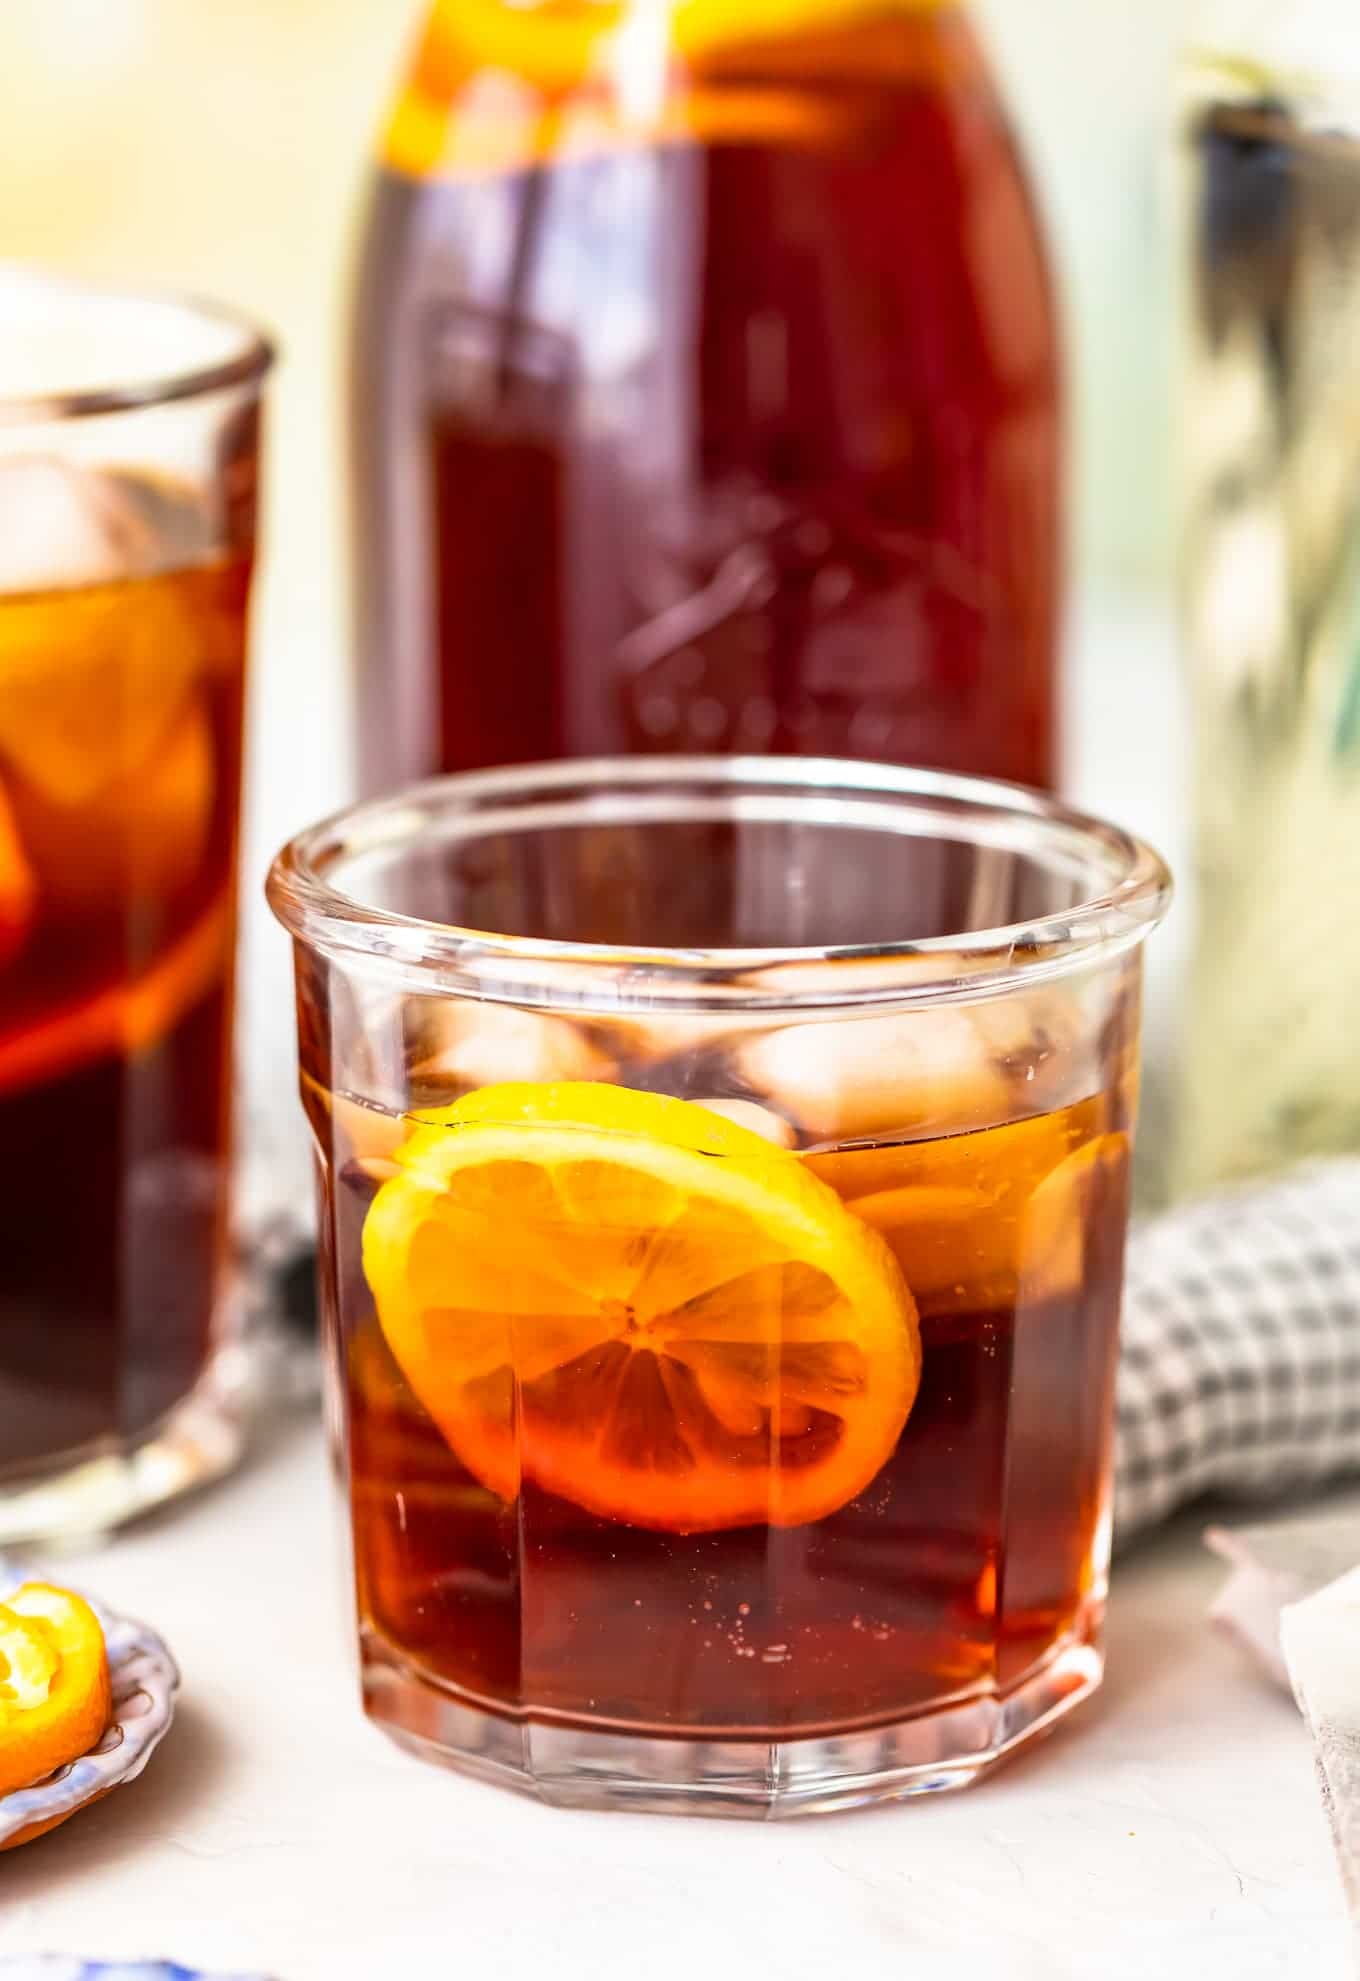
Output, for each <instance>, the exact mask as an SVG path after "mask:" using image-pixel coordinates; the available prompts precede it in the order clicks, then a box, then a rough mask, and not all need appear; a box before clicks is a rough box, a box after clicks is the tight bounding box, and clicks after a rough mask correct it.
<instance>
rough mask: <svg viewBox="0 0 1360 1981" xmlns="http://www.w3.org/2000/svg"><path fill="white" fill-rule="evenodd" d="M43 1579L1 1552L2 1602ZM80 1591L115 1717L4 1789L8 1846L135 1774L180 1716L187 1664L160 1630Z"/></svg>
mask: <svg viewBox="0 0 1360 1981" xmlns="http://www.w3.org/2000/svg"><path fill="white" fill-rule="evenodd" d="M36 1579H38V1571H37V1570H36V1569H34V1568H29V1569H27V1570H26V1571H25V1572H24V1573H22V1574H21V1573H20V1572H19V1570H18V1568H17V1566H16V1565H15V1563H13V1562H12V1561H6V1560H5V1559H4V1557H3V1556H0V1602H3V1601H4V1599H5V1596H6V1595H7V1594H8V1593H9V1592H10V1591H11V1590H14V1589H17V1588H18V1586H19V1584H20V1583H21V1582H26V1581H32V1580H36ZM55 1579H56V1580H58V1581H59V1580H60V1577H57V1578H55ZM80 1593H81V1594H82V1595H84V1596H85V1600H86V1602H88V1603H89V1605H90V1607H91V1608H92V1609H93V1610H94V1612H95V1614H96V1616H98V1618H99V1621H100V1623H101V1624H102V1625H103V1629H104V1643H105V1647H106V1649H107V1651H108V1659H109V1681H110V1684H111V1686H112V1690H113V1718H112V1720H111V1721H110V1723H109V1725H108V1726H107V1727H106V1728H105V1729H104V1732H103V1734H102V1735H101V1737H100V1739H99V1740H98V1741H97V1742H96V1743H95V1745H94V1746H93V1747H92V1748H91V1749H90V1751H89V1753H88V1754H82V1755H81V1757H80V1759H79V1760H77V1761H68V1762H67V1763H66V1765H65V1767H62V1768H58V1769H57V1770H56V1771H55V1773H53V1774H50V1775H48V1777H47V1778H46V1780H45V1781H40V1782H36V1783H35V1784H34V1785H33V1787H32V1788H16V1789H12V1790H11V1791H10V1793H9V1794H8V1795H0V1850H12V1849H13V1848H14V1846H15V1845H16V1844H21V1843H31V1842H32V1840H33V1839H34V1838H35V1837H40V1836H42V1835H44V1833H45V1832H46V1831H48V1830H54V1829H55V1828H56V1827H57V1825H58V1823H64V1822H65V1821H66V1819H67V1817H68V1816H74V1815H75V1813H76V1811H77V1810H78V1809H84V1808H86V1807H87V1806H88V1805H89V1804H90V1803H91V1802H97V1801H98V1800H99V1798H100V1797H101V1796H104V1795H107V1794H108V1793H109V1791H110V1789H114V1788H117V1787H119V1785H120V1784H121V1783H123V1782H130V1781H133V1780H135V1778H136V1777H137V1776H138V1775H139V1774H140V1773H141V1772H142V1769H143V1768H144V1767H145V1766H146V1764H147V1762H148V1761H149V1760H150V1758H151V1755H152V1752H153V1751H154V1749H155V1748H156V1746H157V1745H158V1744H159V1742H160V1741H161V1739H162V1738H163V1737H164V1734H165V1732H166V1729H167V1728H168V1727H169V1725H170V1722H171V1720H172V1719H173V1718H174V1713H175V1694H176V1692H177V1691H178V1690H179V1670H178V1668H177V1666H176V1664H175V1661H174V1659H173V1658H172V1657H171V1655H170V1653H169V1651H167V1649H166V1648H165V1645H164V1644H163V1643H162V1642H161V1640H160V1638H159V1637H158V1636H157V1635H156V1633H155V1631H154V1630H148V1629H147V1627H146V1625H145V1624H144V1623H134V1622H132V1620H131V1619H130V1618H128V1617H125V1616H116V1615H115V1614H114V1613H113V1611H112V1610H108V1609H105V1607H104V1605H103V1604H102V1603H99V1602H96V1601H95V1599H94V1597H93V1596H91V1595H89V1594H88V1593H87V1592H86V1591H84V1590H81V1591H80ZM84 1971H85V1970H83V1969H82V1968H81V1967H80V1966H79V1964H77V1965H76V1966H75V1968H74V1972H76V1973H77V1974H79V1973H82V1972H84ZM89 1971H91V1972H97V1971H98V1970H97V1969H92V1970H89ZM111 1971H113V1972H116V1971H117V1970H111Z"/></svg>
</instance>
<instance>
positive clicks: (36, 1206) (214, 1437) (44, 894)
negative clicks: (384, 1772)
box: [0, 271, 267, 1540]
mask: <svg viewBox="0 0 1360 1981" xmlns="http://www.w3.org/2000/svg"><path fill="white" fill-rule="evenodd" d="M266 362H267V352H266V351H265V349H264V347H263V345H262V344H261V343H260V342H259V340H258V339H256V338H255V337H254V336H253V334H252V333H250V332H248V331H246V330H244V329H243V328H242V326H240V325H238V324H236V323H235V322H234V321H232V320H230V319H227V318H225V317H221V318H219V317H216V316H214V315H213V314H212V313H210V312H206V311H200V310H199V309H198V308H197V307H196V306H194V307H190V306H187V305H183V304H180V303H178V302H175V301H172V300H165V299H147V298H140V297H134V296H124V295H120V294H118V293H116V292H105V291H102V290H85V289H83V288H79V287H75V286H73V285H66V284H63V283H60V282H58V281H56V280H55V279H49V278H46V277H41V276H33V275H28V274H15V275H10V274H7V273H4V272H3V271H0V1203H2V1204H3V1212H2V1213H0V1224H2V1227H3V1240H4V1260H5V1265H4V1272H3V1275H2V1276H0V1540H4V1539H8V1538H30V1537H33V1536H37V1535H41V1534H44V1533H53V1532H58V1531H61V1530H64V1529H65V1530H69V1529H73V1528H90V1527H98V1526H101V1525H104V1524H107V1523H108V1522H110V1521H112V1520H116V1519H118V1518H120V1517H122V1516H123V1515H125V1514H127V1513H130V1512H132V1511H134V1510H136V1509H137V1508H139V1507H142V1506H145V1505H148V1504H150V1503H153V1502H154V1501H156V1500H158V1499H160V1498H162V1497H164V1496H165V1495H166V1494H167V1493H168V1492H170V1491H173V1490H175V1489H176V1488H178V1487H180V1486H183V1485H186V1484H189V1483H191V1482H192V1481H193V1480H194V1479H196V1478H201V1477H204V1476H207V1475H208V1474H209V1473H211V1472H212V1471H214V1470H220V1469H221V1466H222V1465H223V1464H224V1463H226V1462H227V1460H228V1458H229V1456H230V1455H232V1454H233V1453H234V1450H235V1446H236V1437H235V1431H234V1428H233V1427H232V1426H231V1425H230V1424H229V1422H228V1419H227V1414H226V1413H225V1412H221V1413H219V1412H218V1410H217V1409H216V1406H215V1404H213V1403H211V1402H209V1401H208V1400H206V1399H205V1398H202V1397H201V1396H200V1407H198V1408H197V1409H196V1410H195V1411H194V1413H192V1415H189V1416H186V1415H185V1414H184V1413H183V1412H181V1410H180V1406H182V1405H185V1403H186V1399H190V1398H193V1397H195V1396H196V1395H199V1394H200V1390H201V1379H203V1378H204V1377H205V1372H207V1371H208V1369H209V1366H210V1363H211V1361H212V1357H213V1351H214V1348H215V1346H216V1345H217V1344H218V1343H219V1342H220V1341H221V1339H222V1335H223V1326H224V1318H225V1315H226V1311H227V1306H228V1300H227V1292H228V1282H229V1271H228V1265H229V1258H228V1254H229V1232H228V1183H229V1167H230V1153H231V1150H230V1115H231V1062H230V1042H231V1021H232V962H233V953H234V946H235V909H236V851H237V821H238V811H239V798H240V782H241V732H242V700H243V686H244V669H245V651H246V611H247V603H248V596H249V590H250V579H251V566H252V557H253V547H254V486H255V464H256V450H257V428H258V404H257V402H258V392H259V377H260V374H261V373H262V371H263V369H264V366H265V363H266ZM167 365H168V367H169V370H168V371H167V372H166V374H165V375H164V376H163V375H162V374H161V370H160V369H159V368H161V367H166V366H167ZM53 366H59V367H60V368H59V369H56V370H53V369H52V367H53ZM176 366H178V369H176V368H175V367H176ZM21 384H22V385H23V386H25V387H26V396H19V397H10V398H6V397H5V394H6V392H7V391H8V390H10V389H11V388H14V389H16V390H17V388H18V387H19V385H21ZM48 387H51V388H52V389H46V388H48ZM66 387H69V388H70V389H69V390H66V389H64V388H66ZM40 388H42V389H40ZM57 388H63V389H57ZM87 388H88V389H87Z"/></svg>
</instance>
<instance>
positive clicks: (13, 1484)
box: [0, 1342, 252, 1547]
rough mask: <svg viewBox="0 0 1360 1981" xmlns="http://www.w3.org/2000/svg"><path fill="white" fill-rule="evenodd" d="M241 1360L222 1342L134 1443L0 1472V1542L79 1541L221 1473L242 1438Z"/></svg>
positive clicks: (246, 1398) (244, 1363)
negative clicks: (183, 1392) (185, 1390)
mask: <svg viewBox="0 0 1360 1981" xmlns="http://www.w3.org/2000/svg"><path fill="white" fill-rule="evenodd" d="M248 1361H249V1358H248V1355H247V1351H246V1349H245V1348H244V1346H243V1345H242V1344H240V1343H239V1342H233V1343H231V1344H230V1345H228V1346H225V1347H223V1348H221V1349H220V1350H219V1351H218V1352H217V1354H216V1355H215V1356H214V1357H213V1358H212V1359H211V1360H210V1362H209V1363H208V1366H207V1368H206V1369H205V1370H204V1372H203V1374H202V1376H200V1378H199V1380H198V1382H197V1383H196V1384H195V1386H194V1388H193V1389H192V1390H191V1391H190V1392H189V1394H188V1396H186V1397H185V1398H184V1399H183V1401H182V1402H180V1403H178V1404H176V1405H175V1407H174V1409H173V1410H171V1411H170V1412H169V1413H168V1414H167V1415H166V1416H165V1417H163V1418H162V1419H161V1421H160V1422H159V1423H158V1424H156V1425H154V1426H153V1427H152V1428H151V1429H150V1430H148V1431H147V1432H146V1434H145V1436H143V1437H141V1438H139V1439H137V1440H136V1441H135V1442H134V1443H130V1444H121V1443H118V1442H116V1441H113V1440H100V1441H99V1442H98V1443H96V1444H91V1445H86V1446H84V1447H82V1448H81V1449H79V1450H76V1451H67V1452H63V1453H61V1454H60V1455H59V1456H58V1457H57V1458H55V1459H54V1460H53V1461H52V1462H51V1463H50V1464H48V1465H45V1466H43V1467H42V1468H41V1469H38V1468H33V1469H29V1470H25V1471H23V1472H14V1473H10V1472H4V1471H0V1547H9V1546H13V1545H16V1544H18V1543H20V1542H29V1541H37V1542H43V1543H46V1544H48V1545H51V1544H52V1543H53V1542H58V1541H69V1542H81V1541H85V1540H87V1539H89V1538H90V1537H92V1536H97V1535H99V1534H102V1533H106V1532H108V1531H109V1530H110V1529H111V1528H114V1527H117V1526H120V1525H121V1524H122V1522H124V1521H126V1520H131V1519H133V1518H134V1517H135V1516H136V1515H137V1514H140V1513H147V1512H149V1511H150V1510H151V1509H152V1508H153V1507H157V1506H161V1505H163V1504H164V1502H165V1501H166V1500H170V1499H174V1498H176V1497H177V1495H179V1494H180V1493H185V1492H188V1491H190V1490H191V1489H192V1488H193V1487H195V1486H203V1485H207V1484H208V1483H209V1482H210V1481H211V1480H213V1479H216V1478H220V1477H221V1475H222V1474H223V1473H224V1472H227V1471H229V1470H230V1469H231V1467H232V1466H233V1465H235V1463H236V1461H237V1459H238V1458H239V1457H240V1455H241V1450H242V1446H243V1444H244V1439H245V1426H246V1421H247V1418H248V1415H249V1409H250V1402H251V1397H252V1386H251V1382H250V1379H249V1373H248Z"/></svg>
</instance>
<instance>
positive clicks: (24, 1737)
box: [0, 1582, 113, 1795]
mask: <svg viewBox="0 0 1360 1981" xmlns="http://www.w3.org/2000/svg"><path fill="white" fill-rule="evenodd" d="M112 1714H113V1703H112V1698H111V1695H110V1691H109V1667H108V1660H107V1658H106V1657H105V1654H104V1633H103V1630H102V1629H101V1628H100V1624H99V1619H98V1617H97V1616H96V1615H95V1613H94V1611H93V1610H92V1609H91V1608H90V1606H89V1604H88V1603H87V1602H85V1601H84V1600H83V1599H82V1598H81V1597H79V1596H76V1595H73V1594H72V1593H71V1591H70V1590H69V1589H58V1588H55V1587H54V1586H53V1585H52V1584H51V1583H47V1582H26V1583H25V1584H24V1586H23V1587H22V1588H21V1589H19V1590H17V1591H16V1592H15V1594H14V1595H12V1596H7V1597H6V1599H5V1601H4V1602H3V1603H0V1795H7V1794H8V1793H9V1792H10V1790H11V1789H16V1788H29V1787H31V1786H32V1784H33V1783H34V1782H39V1781H42V1780H43V1779H44V1777H45V1776H47V1775H50V1774H51V1773H52V1772H53V1771H54V1770H55V1769H57V1768H60V1767H62V1766H63V1765H64V1764H65V1763H66V1762H67V1761H74V1760H75V1759H76V1758H77V1757H78V1756H79V1755H81V1754H85V1753H88V1752H89V1750H90V1748H91V1747H93V1746H94V1744H95V1742H96V1741H97V1740H98V1739H99V1736H100V1734H102V1733H103V1731H104V1729H105V1727H106V1726H107V1725H108V1723H109V1720H110V1719H111V1717H112Z"/></svg>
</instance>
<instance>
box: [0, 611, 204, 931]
mask: <svg viewBox="0 0 1360 1981" xmlns="http://www.w3.org/2000/svg"><path fill="white" fill-rule="evenodd" d="M0 611H2V609H0ZM3 727H4V724H3V721H2V720H0V729H3ZM216 784H217V771H216V764H215V761H214V756H213V737H212V727H211V725H210V723H209V721H208V718H207V716H206V714H205V713H204V711H203V709H202V708H201V707H200V706H199V704H198V702H197V701H196V700H191V701H189V702H188V703H186V705H185V707H184V709H183V711H182V712H181V714H180V715H179V716H178V718H177V719H176V720H175V721H174V722H173V724H172V725H171V726H170V728H169V729H168V730H167V731H166V732H165V734H164V736H163V737H162V738H161V739H159V740H158V741H157V743H156V745H155V747H154V748H151V747H148V751H147V754H146V756H145V758H144V760H143V761H141V762H140V763H138V764H137V765H136V767H135V768H134V769H132V770H130V771H128V772H127V773H125V774H123V775H121V776H115V777H113V778H111V779H110V780H109V781H108V782H105V783H101V784H100V785H99V786H98V787H97V788H95V789H94V790H81V791H79V792H78V793H77V794H76V795H75V796H74V798H71V799H68V798H67V797H66V795H65V793H64V792H62V793H60V794H59V795H53V794H52V793H51V792H50V791H49V790H46V789H44V788H43V787H42V786H41V785H40V784H37V783H33V782H30V781H29V780H28V779H26V778H22V777H16V778H15V780H14V783H13V787H12V800H13V807H14V816H15V818H16V820H17V822H18V828H19V834H20V837H21V839H22V841H23V844H24V846H25V847H26V848H27V851H28V855H29V858H30V860H31V861H32V863H33V866H34V869H35V870H36V873H37V876H38V880H39V883H40V886H41V890H42V897H43V901H44V903H45V904H46V906H47V908H48V909H49V910H51V911H53V912H56V913H60V914H66V915H70V916H72V917H81V916H84V915H86V914H88V913H92V912H98V910H99V909H100V908H101V907H105V908H110V907H111V908H115V909H118V910H119V911H120V912H129V911H130V907H131V904H133V903H138V904H143V905H145V904H147V903H149V902H152V901H163V900H165V899H166V897H167V896H169V895H172V894H174V893H175V892H176V891H177V890H178V889H180V888H182V887H185V886H186V885H187V884H188V883H189V882H190V881H192V880H193V878H194V875H195V874H196V873H197V871H198V869H199V866H200V863H201V861H202V859H203V855H204V851H205V849H206V847H207V842H208V834H209V831H210V829H211V826H212V816H213V796H214V792H215V790H216Z"/></svg>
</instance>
